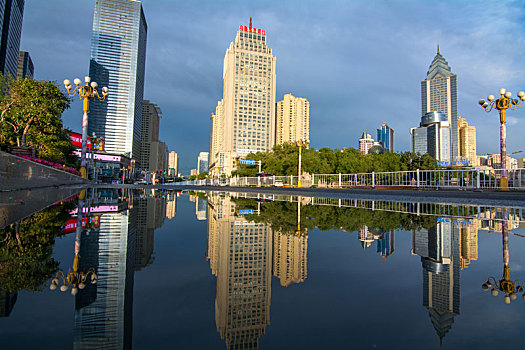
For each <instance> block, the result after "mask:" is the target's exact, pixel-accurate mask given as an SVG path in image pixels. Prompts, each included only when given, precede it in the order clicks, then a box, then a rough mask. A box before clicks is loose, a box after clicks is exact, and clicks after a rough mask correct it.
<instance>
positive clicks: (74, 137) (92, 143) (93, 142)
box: [67, 131, 104, 151]
mask: <svg viewBox="0 0 525 350" xmlns="http://www.w3.org/2000/svg"><path fill="white" fill-rule="evenodd" d="M67 133H68V135H69V141H70V142H71V144H72V145H73V146H75V147H78V148H81V147H82V134H79V133H76V132H73V131H67ZM86 147H87V149H93V147H94V148H95V149H96V150H99V151H103V150H104V140H102V139H99V138H94V139H93V138H92V137H88V139H87V145H86Z"/></svg>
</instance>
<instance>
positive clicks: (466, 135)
mask: <svg viewBox="0 0 525 350" xmlns="http://www.w3.org/2000/svg"><path fill="white" fill-rule="evenodd" d="M458 130H459V155H460V157H461V158H462V159H464V160H468V161H470V165H471V166H478V165H479V163H478V156H477V155H476V127H475V126H469V125H468V123H467V120H466V119H465V118H461V117H459V118H458Z"/></svg>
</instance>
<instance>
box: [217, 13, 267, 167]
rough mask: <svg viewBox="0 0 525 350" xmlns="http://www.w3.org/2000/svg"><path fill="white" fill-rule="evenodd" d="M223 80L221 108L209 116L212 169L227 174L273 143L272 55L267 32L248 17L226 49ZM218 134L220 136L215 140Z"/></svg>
mask: <svg viewBox="0 0 525 350" xmlns="http://www.w3.org/2000/svg"><path fill="white" fill-rule="evenodd" d="M223 80H224V85H223V99H222V106H221V108H222V110H221V111H219V112H217V110H216V114H215V116H214V117H213V118H212V120H213V122H212V124H213V126H212V129H213V130H212V134H211V140H210V141H211V142H210V144H211V147H210V148H212V150H211V152H212V153H214V154H212V169H211V172H212V174H218V173H219V172H220V173H224V174H228V175H229V174H231V172H232V171H233V170H235V168H236V160H237V159H238V158H242V157H244V156H246V155H247V154H248V153H250V152H257V151H267V150H270V149H272V147H273V145H274V144H275V57H274V56H273V55H272V49H270V48H269V47H268V46H267V36H266V31H265V30H263V29H257V28H254V27H252V24H251V19H250V25H249V26H241V27H240V29H239V31H238V32H237V36H236V37H235V41H233V42H232V43H231V44H230V47H229V48H228V50H227V51H226V55H225V56H224V68H223ZM219 104H221V103H219ZM218 106H219V105H218ZM221 117H222V120H219V118H221ZM216 118H217V119H216ZM215 123H217V125H220V128H222V130H223V131H222V133H221V132H220V128H219V126H217V128H216V127H215V125H216V124H215ZM215 129H217V130H215ZM219 133H221V134H222V138H221V139H220V140H219V139H218V138H217V139H216V140H215V139H214V135H218V134H219ZM219 161H221V162H222V164H221V165H220V164H219ZM219 168H220V170H219Z"/></svg>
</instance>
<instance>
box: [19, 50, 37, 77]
mask: <svg viewBox="0 0 525 350" xmlns="http://www.w3.org/2000/svg"><path fill="white" fill-rule="evenodd" d="M34 76H35V66H34V65H33V60H32V59H31V55H29V52H26V51H20V53H19V55H18V66H17V70H16V77H17V78H19V79H24V78H29V79H33V77H34Z"/></svg>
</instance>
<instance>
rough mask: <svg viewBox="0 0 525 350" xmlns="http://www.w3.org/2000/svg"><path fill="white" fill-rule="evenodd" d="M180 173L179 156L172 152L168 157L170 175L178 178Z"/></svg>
mask: <svg viewBox="0 0 525 350" xmlns="http://www.w3.org/2000/svg"><path fill="white" fill-rule="evenodd" d="M178 173H179V155H178V154H177V152H175V151H171V152H170V154H169V157H168V174H169V175H170V176H177V175H178Z"/></svg>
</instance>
